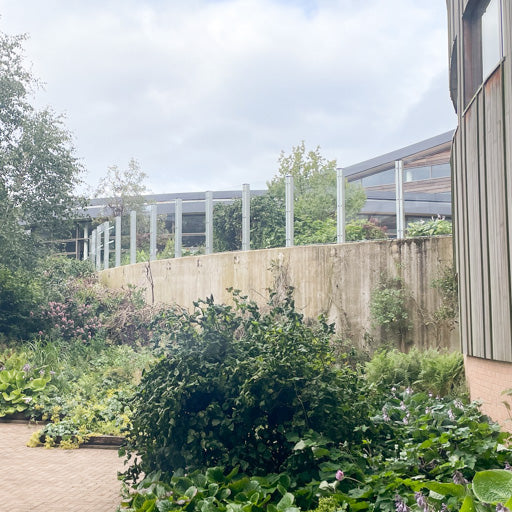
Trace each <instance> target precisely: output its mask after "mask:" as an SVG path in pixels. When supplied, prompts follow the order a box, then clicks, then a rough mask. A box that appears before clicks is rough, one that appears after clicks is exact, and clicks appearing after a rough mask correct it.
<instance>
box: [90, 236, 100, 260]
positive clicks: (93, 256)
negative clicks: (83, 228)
mask: <svg viewBox="0 0 512 512" xmlns="http://www.w3.org/2000/svg"><path fill="white" fill-rule="evenodd" d="M97 235H98V233H97V231H96V229H93V230H92V233H91V252H90V254H89V259H90V260H91V263H92V264H93V265H95V264H96V246H97V244H96V237H97Z"/></svg>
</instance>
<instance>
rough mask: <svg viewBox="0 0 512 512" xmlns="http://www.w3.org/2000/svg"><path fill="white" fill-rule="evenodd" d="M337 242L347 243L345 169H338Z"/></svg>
mask: <svg viewBox="0 0 512 512" xmlns="http://www.w3.org/2000/svg"><path fill="white" fill-rule="evenodd" d="M336 199H337V204H336V241H337V242H338V243H339V244H342V243H343V242H344V241H345V177H344V176H343V169H341V168H339V169H336Z"/></svg>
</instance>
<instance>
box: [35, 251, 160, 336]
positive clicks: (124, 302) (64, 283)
mask: <svg viewBox="0 0 512 512" xmlns="http://www.w3.org/2000/svg"><path fill="white" fill-rule="evenodd" d="M69 261H71V260H66V259H63V258H57V259H51V260H50V261H49V262H48V263H47V265H46V270H44V271H43V272H42V274H41V279H42V285H43V286H44V288H45V290H46V295H47V297H46V301H45V302H44V303H43V304H42V305H41V306H40V307H39V308H38V318H39V319H40V320H41V322H42V323H41V327H40V335H41V336H43V337H45V338H46V339H53V340H55V339H63V340H67V341H70V340H75V339H78V340H81V341H83V342H87V343H90V342H91V340H92V339H93V338H94V337H98V336H99V337H104V338H105V339H106V340H108V342H110V343H113V344H119V345H121V344H128V345H136V344H145V343H146V344H147V343H149V342H150V340H151V334H150V330H149V325H150V324H151V322H152V319H153V309H152V308H151V307H150V306H148V305H146V304H145V302H144V298H143V296H142V292H141V291H140V290H137V289H135V288H133V287H129V288H128V289H126V290H110V289H108V288H106V287H105V286H103V285H102V284H100V283H99V281H98V276H97V275H96V274H94V273H93V272H92V270H91V266H90V264H89V263H88V262H74V263H69ZM47 283H48V286H46V284H47Z"/></svg>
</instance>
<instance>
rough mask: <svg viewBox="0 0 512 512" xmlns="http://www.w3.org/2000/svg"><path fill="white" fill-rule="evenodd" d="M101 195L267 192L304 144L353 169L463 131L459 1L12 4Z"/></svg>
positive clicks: (6, 22) (10, 10)
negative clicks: (128, 176)
mask: <svg viewBox="0 0 512 512" xmlns="http://www.w3.org/2000/svg"><path fill="white" fill-rule="evenodd" d="M0 16H1V17H0V30H1V31H3V32H6V33H8V34H17V33H27V34H28V35H29V36H30V39H29V40H28V41H27V42H26V45H25V48H26V55H27V59H28V60H29V61H30V62H32V68H33V71H34V73H35V74H36V75H37V76H38V77H39V78H40V79H41V80H42V81H43V82H44V83H45V90H44V91H41V92H40V93H39V94H38V96H37V102H38V104H40V105H50V106H51V107H52V108H53V109H54V110H56V111H57V112H61V113H64V114H65V115H66V118H67V122H66V124H67V126H68V128H69V129H70V130H71V131H72V133H73V134H74V138H75V145H76V148H77V154H78V156H79V157H80V158H81V159H82V162H83V164H84V166H85V168H86V170H87V174H86V176H85V179H86V181H87V183H88V184H89V185H90V186H92V187H95V186H96V185H97V183H98V180H99V178H100V177H101V176H102V175H103V174H104V173H105V172H106V169H107V168H108V167H109V166H111V165H113V164H117V165H119V166H120V167H126V165H127V163H128V161H129V160H130V158H132V157H134V158H135V159H136V160H138V161H139V162H140V164H141V167H142V169H143V170H144V171H145V172H146V173H147V174H148V176H149V179H148V185H149V187H150V189H151V190H152V191H153V192H156V193H160V192H187V191H199V190H221V189H238V188H240V187H241V185H242V183H250V184H251V187H252V188H263V187H264V186H265V183H266V182H267V181H268V180H270V179H271V178H272V176H273V175H274V174H275V172H276V169H277V159H278V157H279V154H280V152H281V150H284V151H285V152H286V153H289V152H290V150H291V149H292V147H293V146H294V145H297V144H298V143H299V142H300V141H301V140H304V141H305V142H306V146H307V147H308V148H311V149H313V148H315V147H316V146H320V147H321V151H322V154H323V155H325V156H326V157H328V158H329V159H336V160H337V162H338V165H339V166H348V165H351V164H354V163H357V162H359V161H362V160H367V159H369V158H372V157H374V156H378V155H379V154H382V153H386V152H389V151H392V150H394V149H398V148H400V147H403V146H406V145H408V144H412V143H415V142H419V141H420V140H423V139H425V138H428V137H432V136H434V135H437V134H439V133H442V132H445V131H448V130H450V129H453V128H454V127H455V125H456V118H455V114H454V112H453V108H452V106H451V103H450V100H449V93H448V70H447V64H448V57H447V45H448V43H447V34H446V24H447V22H446V3H445V1H444V0H45V1H41V0H0Z"/></svg>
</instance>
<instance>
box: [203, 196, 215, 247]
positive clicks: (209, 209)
mask: <svg viewBox="0 0 512 512" xmlns="http://www.w3.org/2000/svg"><path fill="white" fill-rule="evenodd" d="M204 227H205V235H206V240H205V245H206V247H205V254H212V253H213V192H211V191H210V190H209V191H208V192H206V193H205V226H204Z"/></svg>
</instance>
